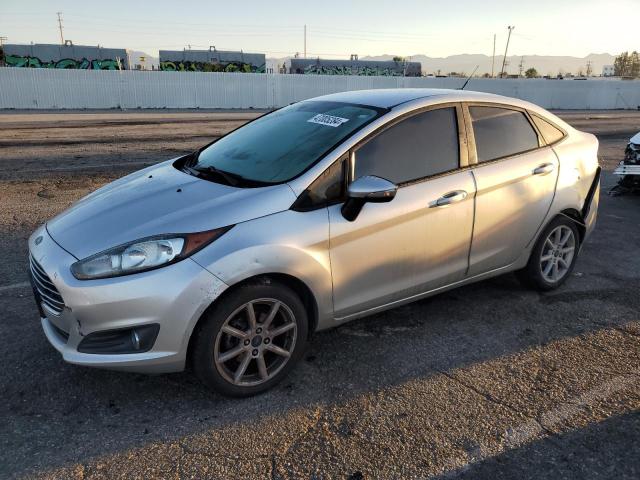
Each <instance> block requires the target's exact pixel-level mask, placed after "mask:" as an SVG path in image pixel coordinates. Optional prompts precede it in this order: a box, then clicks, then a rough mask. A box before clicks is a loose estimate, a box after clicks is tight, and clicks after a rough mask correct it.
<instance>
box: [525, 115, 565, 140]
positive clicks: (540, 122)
mask: <svg viewBox="0 0 640 480" xmlns="http://www.w3.org/2000/svg"><path fill="white" fill-rule="evenodd" d="M531 118H532V119H533V123H535V124H536V127H538V130H540V133H541V134H542V138H544V141H545V142H547V144H551V143H556V142H557V141H558V140H560V139H561V138H563V137H564V132H563V131H562V130H560V129H559V128H558V127H556V126H555V125H553V124H552V123H551V122H549V121H547V120H545V119H544V118H542V117H539V116H538V115H536V114H535V113H531Z"/></svg>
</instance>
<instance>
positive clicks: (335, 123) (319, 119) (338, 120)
mask: <svg viewBox="0 0 640 480" xmlns="http://www.w3.org/2000/svg"><path fill="white" fill-rule="evenodd" d="M348 121H349V119H348V118H342V117H334V116H333V115H327V114H325V113H319V114H317V115H315V116H313V117H311V118H310V119H309V120H307V122H310V123H317V124H319V125H326V126H327V127H339V126H340V125H342V124H343V123H345V122H348Z"/></svg>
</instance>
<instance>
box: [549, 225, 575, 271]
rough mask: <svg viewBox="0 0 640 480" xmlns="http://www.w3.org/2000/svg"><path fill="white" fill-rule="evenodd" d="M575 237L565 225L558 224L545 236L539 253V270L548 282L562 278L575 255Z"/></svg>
mask: <svg viewBox="0 0 640 480" xmlns="http://www.w3.org/2000/svg"><path fill="white" fill-rule="evenodd" d="M575 249H576V237H575V234H574V232H573V230H572V229H571V228H569V227H567V226H566V225H559V226H557V227H556V228H554V229H553V230H552V231H551V233H549V235H548V236H547V238H546V240H545V242H544V245H543V246H542V252H541V254H540V271H541V272H542V276H543V277H544V279H545V280H546V281H547V282H549V283H557V282H559V281H560V280H562V279H563V278H564V276H565V275H566V274H567V272H568V271H569V269H570V268H571V262H572V261H573V257H574V255H575Z"/></svg>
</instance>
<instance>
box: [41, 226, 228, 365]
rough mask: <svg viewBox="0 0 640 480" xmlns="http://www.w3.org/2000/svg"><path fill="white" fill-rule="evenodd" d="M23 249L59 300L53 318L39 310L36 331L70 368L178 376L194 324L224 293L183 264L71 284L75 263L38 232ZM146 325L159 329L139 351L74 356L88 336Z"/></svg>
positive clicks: (210, 276)
mask: <svg viewBox="0 0 640 480" xmlns="http://www.w3.org/2000/svg"><path fill="white" fill-rule="evenodd" d="M40 237H41V238H40ZM38 238H39V241H38V243H37V244H36V239H38ZM29 251H30V254H31V255H32V256H33V258H34V259H35V261H37V262H38V264H39V265H40V266H41V267H42V269H43V270H44V271H45V272H46V274H47V275H48V276H49V279H50V281H51V282H52V283H53V284H54V285H55V287H56V288H57V290H58V291H59V293H60V295H61V296H62V298H63V300H64V308H63V309H62V311H61V312H60V313H56V312H54V311H52V310H51V309H50V308H48V307H47V305H46V304H44V303H41V304H40V305H39V307H40V311H41V322H42V328H43V330H44V333H45V335H46V337H47V339H48V340H49V342H50V343H51V345H53V347H54V348H55V349H56V350H58V351H59V352H60V353H61V354H62V357H63V358H64V360H65V361H66V362H69V363H73V364H77V365H85V366H91V367H101V368H109V369H115V370H128V371H135V372H143V373H165V372H175V371H181V370H183V369H184V366H185V360H186V355H187V347H188V344H189V338H190V336H191V332H192V331H193V328H194V326H195V324H196V322H197V321H198V319H199V318H200V316H201V315H202V313H203V312H204V310H205V309H206V308H207V307H208V306H209V305H210V304H211V303H212V302H213V301H214V300H215V299H216V298H217V297H218V296H219V295H220V294H221V293H222V292H223V291H224V290H225V289H226V288H227V285H226V284H225V283H223V282H222V281H221V280H219V279H218V278H217V277H216V276H214V275H213V274H211V273H210V272H208V271H207V270H205V269H204V268H202V267H201V266H200V265H198V264H197V263H196V262H194V261H193V260H191V259H185V260H183V261H181V262H177V263H175V264H173V265H169V266H167V267H165V268H159V269H156V270H152V271H149V272H143V273H138V274H134V275H127V276H123V277H117V278H108V279H100V280H77V279H76V278H75V277H73V275H72V274H71V270H70V267H71V264H73V263H74V262H75V261H77V259H76V258H75V257H73V256H72V255H71V254H69V253H68V252H67V251H65V250H64V249H62V248H61V247H60V246H59V245H58V244H57V243H55V241H54V240H53V239H52V238H51V236H50V235H49V234H48V232H47V231H46V228H45V227H40V228H39V229H38V230H36V231H35V232H34V233H33V235H32V236H31V238H30V239H29ZM154 323H155V324H159V325H160V330H159V333H158V336H157V338H156V340H155V343H154V345H153V347H152V348H151V349H150V350H148V351H146V352H144V353H126V354H93V353H81V352H79V351H78V345H79V343H80V342H81V341H82V339H83V338H84V337H85V336H87V335H88V334H90V333H93V332H97V331H103V330H115V329H122V328H130V327H135V326H140V325H148V324H154Z"/></svg>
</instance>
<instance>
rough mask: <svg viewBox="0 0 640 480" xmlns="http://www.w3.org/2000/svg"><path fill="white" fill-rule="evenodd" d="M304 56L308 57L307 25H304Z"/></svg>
mask: <svg viewBox="0 0 640 480" xmlns="http://www.w3.org/2000/svg"><path fill="white" fill-rule="evenodd" d="M304 58H307V26H306V25H305V26H304Z"/></svg>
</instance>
